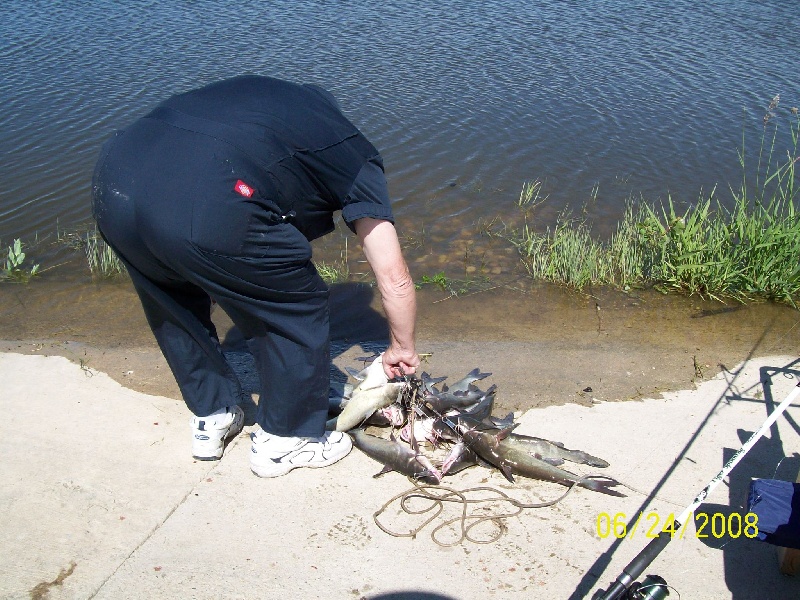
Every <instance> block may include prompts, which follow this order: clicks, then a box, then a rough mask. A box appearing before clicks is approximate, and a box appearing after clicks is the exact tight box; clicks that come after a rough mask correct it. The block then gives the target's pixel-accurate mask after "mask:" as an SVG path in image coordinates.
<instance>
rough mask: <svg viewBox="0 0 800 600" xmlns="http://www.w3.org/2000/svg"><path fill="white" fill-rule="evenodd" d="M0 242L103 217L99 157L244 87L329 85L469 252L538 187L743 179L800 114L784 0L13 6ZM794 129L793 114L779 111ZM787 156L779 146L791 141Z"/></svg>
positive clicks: (620, 189)
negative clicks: (121, 141) (236, 84)
mask: <svg viewBox="0 0 800 600" xmlns="http://www.w3.org/2000/svg"><path fill="white" fill-rule="evenodd" d="M0 15H2V18H0V72H2V73H3V75H2V77H0V101H1V102H0V104H1V106H2V108H0V150H1V151H2V156H3V159H2V162H1V163H0V241H2V242H3V243H4V244H5V243H7V242H9V241H10V240H11V239H12V238H13V237H23V238H31V237H33V236H34V235H35V234H36V233H39V234H40V235H41V234H45V233H49V232H52V231H54V230H55V229H56V227H59V228H61V229H64V228H69V227H71V226H73V225H76V224H79V223H81V222H85V221H87V220H88V219H89V218H90V211H89V194H88V187H89V181H90V177H91V170H92V167H93V164H94V161H95V157H96V154H97V152H98V149H99V147H100V145H101V143H102V140H104V139H105V138H106V137H107V136H108V135H109V134H110V133H111V132H112V131H113V130H114V129H117V128H124V127H125V126H126V125H127V124H128V123H129V122H130V121H131V120H132V119H134V118H136V117H137V116H140V115H142V114H143V113H145V112H146V111H148V110H149V109H150V108H151V107H152V106H153V105H154V104H156V103H157V102H159V101H160V100H162V99H163V98H165V97H166V96H168V95H170V94H172V93H175V92H180V91H185V90H186V89H189V88H191V87H194V86H199V85H202V84H205V83H208V82H210V81H213V80H216V79H219V78H224V77H229V76H233V75H237V74H241V73H259V74H266V75H272V76H277V77H282V78H287V79H293V80H298V81H303V82H315V83H319V84H322V85H323V86H325V87H327V88H329V89H330V90H331V91H332V92H333V93H334V94H335V95H336V96H337V98H338V99H339V100H340V102H341V104H342V106H343V107H344V109H345V112H346V113H347V114H348V115H349V116H350V117H351V119H352V120H353V121H354V122H355V123H356V124H357V125H359V126H360V127H361V128H362V130H363V131H364V132H365V133H366V134H367V135H368V137H370V139H371V140H372V141H373V142H374V144H375V145H376V146H377V147H378V148H379V149H380V150H381V151H382V153H383V155H384V159H385V162H386V165H387V172H388V177H389V182H390V189H391V191H392V194H393V196H394V199H395V211H396V214H397V216H398V221H399V223H400V224H401V225H405V227H406V228H412V229H413V228H420V227H421V226H422V225H424V227H425V228H426V229H427V231H429V232H438V237H437V238H436V239H437V240H439V242H438V243H441V244H447V243H448V242H449V241H452V240H453V239H456V238H457V237H458V235H459V233H460V232H461V231H463V228H464V227H466V226H469V225H470V224H473V223H475V222H476V221H477V220H478V219H479V218H481V217H492V216H495V215H497V214H502V213H504V212H506V211H509V210H512V208H513V203H514V200H515V198H516V197H517V195H518V194H519V190H520V187H521V185H522V183H523V181H525V180H530V179H534V178H540V179H542V180H543V181H544V182H545V190H546V192H548V193H549V194H550V199H549V201H548V203H547V205H546V206H545V207H543V209H542V211H543V214H544V216H545V217H552V216H553V215H554V214H555V213H557V212H558V211H560V210H561V209H562V208H563V207H564V206H566V205H570V206H573V207H580V206H582V205H583V204H584V203H586V202H587V201H588V200H589V199H590V198H591V196H592V194H593V190H595V194H596V201H595V202H594V203H592V204H591V205H590V206H589V207H588V216H589V218H590V219H592V221H593V223H594V224H595V227H596V230H597V231H600V232H602V231H604V230H606V231H607V230H608V229H609V228H610V227H611V224H612V223H614V222H615V221H616V219H617V218H618V217H619V215H620V214H621V212H622V207H623V205H624V202H625V200H626V199H627V198H628V197H629V196H630V195H631V194H634V195H637V196H638V195H639V194H642V195H644V196H645V197H646V198H648V199H657V198H666V196H667V194H671V195H672V197H673V198H675V199H676V200H678V201H681V202H691V201H693V200H694V199H696V198H697V196H698V194H699V192H700V190H701V189H704V190H706V191H708V190H710V189H711V188H712V187H713V186H714V185H716V184H719V186H720V189H722V190H725V189H727V186H728V185H729V184H736V185H738V182H740V180H741V171H740V166H739V164H738V160H737V150H738V149H740V148H741V146H742V138H743V134H744V139H745V144H746V146H747V147H748V148H749V150H748V152H750V151H755V150H757V148H758V144H759V143H760V141H761V134H762V131H763V127H762V118H763V115H764V111H765V109H766V106H767V105H768V104H769V101H770V100H771V99H772V98H773V96H775V95H776V94H781V98H782V101H781V104H780V110H779V112H778V113H777V115H776V117H777V118H776V121H779V120H781V119H783V120H784V121H785V120H786V115H787V114H788V109H789V108H790V107H791V106H792V105H797V104H798V103H800V89H799V87H798V78H797V68H796V50H797V48H798V47H799V46H800V43H798V42H800V39H798V38H799V37H800V35H799V34H798V31H799V30H798V28H797V27H796V7H794V6H793V5H792V3H789V2H777V1H766V2H752V1H746V0H728V1H717V2H714V1H711V2H703V3H697V2H687V1H677V2H676V1H672V2H630V1H587V2H563V1H555V0H545V1H542V2H522V1H511V0H494V1H484V2H479V3H478V2H476V3H465V2H451V1H442V2H418V1H416V0H404V1H394V0H382V1H381V2H377V1H374V2H373V1H361V2H350V3H339V2H322V1H320V2H309V1H305V2H301V1H296V0H292V1H283V0H276V1H272V2H261V1H256V0H238V1H237V2H229V1H227V0H214V1H210V0H205V1H198V2H163V1H159V2H117V1H114V2H112V1H100V0H98V1H95V2H75V1H71V2H70V1H59V0H52V1H46V2H45V1H42V2H31V1H21V0H20V1H16V0H5V1H4V2H3V3H2V8H0ZM781 111H783V112H781ZM781 143H782V142H781Z"/></svg>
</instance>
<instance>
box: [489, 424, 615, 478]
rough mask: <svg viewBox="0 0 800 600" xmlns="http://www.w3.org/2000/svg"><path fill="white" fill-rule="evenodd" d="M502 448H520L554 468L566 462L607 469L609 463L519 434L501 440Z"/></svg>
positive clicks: (577, 451)
mask: <svg viewBox="0 0 800 600" xmlns="http://www.w3.org/2000/svg"><path fill="white" fill-rule="evenodd" d="M500 445H501V446H508V447H510V448H519V449H520V450H522V451H523V452H527V453H528V454H530V455H531V456H533V457H534V458H538V459H539V460H543V461H545V462H546V463H549V464H551V465H553V466H556V467H557V466H559V465H563V464H564V461H565V460H568V461H570V462H574V463H578V464H580V465H589V466H590V467H599V468H601V469H605V468H606V467H607V466H608V463H607V462H606V461H604V460H603V459H602V458H597V457H596V456H592V455H591V454H587V453H586V452H583V451H581V450H570V449H569V448H565V447H564V444H560V443H559V442H551V441H550V440H545V439H543V438H538V437H533V436H530V435H522V434H518V433H511V434H509V435H507V436H506V437H505V438H503V439H502V440H500Z"/></svg>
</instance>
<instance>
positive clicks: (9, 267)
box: [0, 238, 39, 283]
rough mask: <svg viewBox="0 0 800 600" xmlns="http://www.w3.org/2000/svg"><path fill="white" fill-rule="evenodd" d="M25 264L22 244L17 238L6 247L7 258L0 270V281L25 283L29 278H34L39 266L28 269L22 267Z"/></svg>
mask: <svg viewBox="0 0 800 600" xmlns="http://www.w3.org/2000/svg"><path fill="white" fill-rule="evenodd" d="M24 262H25V253H24V252H23V251H22V242H21V241H20V239H19V238H17V239H15V240H14V243H13V244H12V245H11V246H9V247H8V257H7V258H6V262H5V265H4V266H3V268H2V269H0V281H13V282H16V283H27V282H28V281H29V280H30V279H31V277H35V276H36V275H37V273H38V272H39V265H38V264H36V265H33V266H32V267H31V268H30V269H26V268H24V267H23V266H22V263H24Z"/></svg>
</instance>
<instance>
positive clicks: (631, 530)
mask: <svg viewBox="0 0 800 600" xmlns="http://www.w3.org/2000/svg"><path fill="white" fill-rule="evenodd" d="M689 521H694V522H695V534H694V535H695V537H696V538H698V539H701V538H708V537H713V538H716V539H721V538H723V537H725V536H728V537H731V538H734V539H735V538H738V537H741V536H744V537H746V538H751V539H752V538H754V537H757V536H758V515H757V514H755V513H751V512H749V513H747V514H744V515H742V513H738V512H732V513H730V514H728V515H725V514H723V513H719V512H717V513H713V514H708V513H697V514H694V513H691V516H690V518H688V519H686V522H685V523H678V522H677V521H676V520H675V514H674V513H669V514H668V515H667V516H666V518H662V515H660V514H659V513H657V512H655V511H649V512H644V511H640V512H639V514H638V515H636V518H635V519H630V520H628V515H627V514H625V513H621V512H619V513H616V514H614V515H611V514H609V513H606V512H601V513H600V514H598V515H597V523H596V527H597V536H598V537H599V538H600V539H601V540H602V539H605V538H607V537H614V538H617V539H621V538H625V537H633V536H634V535H636V533H637V532H638V533H639V535H644V536H645V537H646V538H648V539H652V538H654V537H657V536H658V535H659V534H660V533H661V532H666V533H669V535H670V537H676V536H677V537H678V539H683V535H684V533H685V532H686V525H687V524H688V523H689Z"/></svg>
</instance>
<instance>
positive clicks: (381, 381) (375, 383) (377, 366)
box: [353, 353, 389, 393]
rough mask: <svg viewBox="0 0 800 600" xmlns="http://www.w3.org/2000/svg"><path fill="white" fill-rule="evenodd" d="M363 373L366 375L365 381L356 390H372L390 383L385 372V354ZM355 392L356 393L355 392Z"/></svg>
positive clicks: (380, 355) (379, 356)
mask: <svg viewBox="0 0 800 600" xmlns="http://www.w3.org/2000/svg"><path fill="white" fill-rule="evenodd" d="M361 373H362V374H363V375H364V379H363V380H362V381H361V383H359V384H358V385H357V386H356V390H361V391H363V390H370V389H373V388H376V387H380V386H382V385H385V384H386V383H388V381H389V378H388V377H387V376H386V373H384V371H383V353H381V354H379V355H378V357H377V358H376V359H375V360H373V361H372V363H370V365H369V366H368V367H367V368H366V369H364V370H363V371H362V372H361ZM353 392H354V393H355V390H353Z"/></svg>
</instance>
